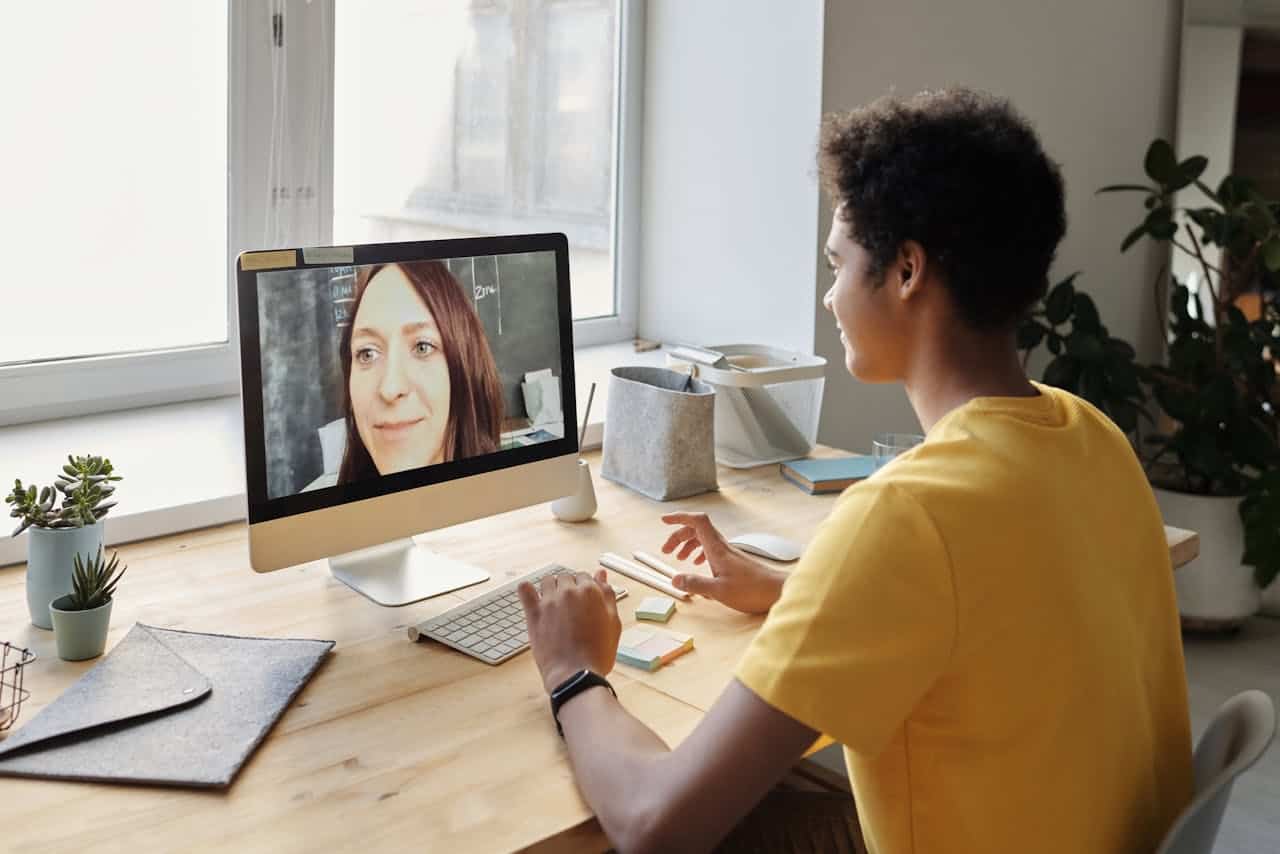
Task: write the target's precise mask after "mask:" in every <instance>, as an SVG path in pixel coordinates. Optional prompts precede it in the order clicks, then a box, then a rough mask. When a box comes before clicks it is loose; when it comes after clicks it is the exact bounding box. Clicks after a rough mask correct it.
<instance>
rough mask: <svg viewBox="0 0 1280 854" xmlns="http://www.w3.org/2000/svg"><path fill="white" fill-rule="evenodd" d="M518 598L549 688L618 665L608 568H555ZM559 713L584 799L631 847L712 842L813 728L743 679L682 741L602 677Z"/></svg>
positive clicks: (799, 751) (795, 754)
mask: <svg viewBox="0 0 1280 854" xmlns="http://www.w3.org/2000/svg"><path fill="white" fill-rule="evenodd" d="M606 591H607V592H606ZM520 598H521V601H522V603H523V605H524V610H525V618H526V621H527V623H528V626H529V641H530V645H531V646H532V648H533V654H534V658H535V659H536V661H537V664H538V669H539V671H540V672H541V674H542V679H543V686H544V687H545V689H546V690H547V692H548V693H550V692H551V691H553V690H554V689H555V688H556V687H557V686H558V685H560V684H561V683H562V682H564V681H565V679H567V678H568V677H569V676H571V675H572V674H574V673H577V672H578V671H580V670H583V669H588V670H592V671H594V672H596V673H599V674H607V673H608V672H609V671H610V670H611V669H612V667H613V661H614V657H615V655H616V654H617V648H618V636H619V634H620V631H621V626H620V623H619V620H618V613H617V608H616V606H615V604H614V601H613V593H612V590H611V589H610V588H609V585H608V581H607V579H606V576H605V574H604V573H603V572H601V573H599V574H598V575H597V576H596V577H595V578H594V579H593V578H591V577H590V576H588V575H586V574H582V573H579V574H575V575H570V576H547V578H545V579H543V581H542V582H541V585H540V589H535V588H534V587H533V586H532V585H530V584H524V585H522V586H521V588H520ZM558 718H559V720H560V724H561V726H562V727H563V730H564V736H565V741H566V743H567V745H568V748H569V759H570V762H571V763H572V765H573V770H574V773H575V775H576V776H577V779H578V784H579V787H580V788H581V790H582V793H583V797H585V798H586V800H587V803H589V804H590V805H591V808H592V809H593V810H594V811H595V814H596V816H597V817H598V818H599V820H600V823H601V825H602V826H603V827H604V830H605V833H607V834H608V836H609V838H610V840H612V842H613V843H614V845H616V846H617V847H618V849H619V850H620V851H623V852H631V851H705V850H708V849H710V848H712V847H714V845H715V843H716V841H717V840H719V839H720V838H722V837H723V836H724V835H725V834H726V833H728V831H729V830H730V829H731V828H732V827H733V825H734V824H735V823H736V822H737V821H738V820H739V819H740V818H742V817H743V816H744V815H746V813H747V812H748V811H749V810H750V809H751V807H752V806H753V805H754V804H755V803H756V802H757V801H759V800H760V798H761V797H762V796H763V795H764V794H765V792H767V791H768V790H769V788H770V787H771V786H772V785H773V784H774V783H776V782H777V781H778V780H780V779H781V778H782V776H783V775H784V774H785V773H786V772H787V771H788V770H789V769H790V768H791V767H792V766H793V765H794V764H795V762H796V760H798V759H799V758H800V757H801V756H802V755H803V754H804V751H805V749H806V748H807V747H809V745H811V744H812V743H813V741H814V739H815V738H816V737H817V733H816V732H814V731H813V730H812V729H810V728H809V727H808V726H806V725H805V724H803V723H800V722H799V721H796V720H794V719H792V718H791V717H789V716H787V715H786V714H784V713H782V712H780V711H778V710H777V709H775V708H774V707H772V706H770V705H769V704H768V703H766V702H764V700H762V699H760V697H759V696H757V695H756V694H755V693H754V692H752V691H751V690H750V689H748V688H747V687H746V686H745V685H743V684H741V683H740V682H737V681H734V682H733V683H731V684H730V686H729V688H728V689H726V691H725V692H724V694H723V695H721V697H720V699H719V700H717V701H716V704H715V705H714V706H713V707H712V708H711V710H710V711H709V712H708V713H707V715H706V717H705V718H704V719H703V720H702V722H701V723H700V724H699V725H698V727H697V728H696V729H695V730H694V731H693V732H692V733H691V734H690V735H689V737H688V738H686V739H685V740H684V741H683V742H681V744H680V745H679V746H678V747H677V748H676V749H675V750H674V751H671V750H668V748H667V746H666V745H665V744H664V743H663V742H662V740H661V739H660V738H658V737H657V736H656V735H655V734H654V733H653V732H652V731H651V730H650V729H648V727H646V726H645V725H644V724H642V723H641V722H640V721H638V720H636V718H635V717H633V716H632V715H631V714H630V713H628V712H627V711H626V710H625V709H623V708H622V706H621V705H620V704H619V703H618V701H617V700H615V699H614V698H613V695H612V694H611V693H610V692H609V691H608V690H607V689H606V688H604V687H603V686H596V687H592V688H588V689H586V690H584V691H582V692H580V693H578V694H577V695H575V696H574V697H572V698H571V699H569V700H568V701H567V702H565V703H564V704H563V705H561V707H560V712H559V715H558Z"/></svg>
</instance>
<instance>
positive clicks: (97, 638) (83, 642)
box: [49, 595, 112, 661]
mask: <svg viewBox="0 0 1280 854" xmlns="http://www.w3.org/2000/svg"><path fill="white" fill-rule="evenodd" d="M111 602H112V600H110V599H108V600H107V602H106V604H105V605H99V606H98V607H96V608H92V609H90V610H88V611H69V610H67V608H68V607H70V605H71V597H70V596H69V595H68V596H61V597H59V598H57V599H54V600H53V601H52V602H50V603H49V616H50V617H52V618H53V639H54V641H55V642H56V643H57V645H58V658H61V659H62V660H63V661H84V660H85V659H86V658H97V657H98V656H100V655H102V652H103V650H105V649H106V648H107V628H108V627H109V626H110V625H111Z"/></svg>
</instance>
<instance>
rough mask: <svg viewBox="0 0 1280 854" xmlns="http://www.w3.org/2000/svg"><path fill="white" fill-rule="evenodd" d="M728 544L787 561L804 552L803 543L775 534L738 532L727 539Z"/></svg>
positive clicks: (773, 558)
mask: <svg viewBox="0 0 1280 854" xmlns="http://www.w3.org/2000/svg"><path fill="white" fill-rule="evenodd" d="M729 545H731V546H737V547H738V548H740V549H742V550H743V551H744V552H750V553H751V554H753V555H760V556H761V557H767V558H769V559H770V560H778V561H782V562H783V563H787V562H790V561H793V560H796V559H798V558H799V557H800V555H801V554H802V553H803V552H804V544H803V543H797V542H796V541H795V540H788V539H787V538H786V537H779V536H777V535H776V534H759V533H749V534H738V535H737V536H736V537H733V538H731V539H730V540H729Z"/></svg>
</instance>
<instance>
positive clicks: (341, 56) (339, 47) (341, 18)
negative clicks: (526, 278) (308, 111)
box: [333, 0, 621, 337]
mask: <svg viewBox="0 0 1280 854" xmlns="http://www.w3.org/2000/svg"><path fill="white" fill-rule="evenodd" d="M619 14H620V5H619V2H618V0H440V2H437V3H434V4H423V3H421V2H417V0H382V2H379V3H365V2H360V0H337V23H336V27H335V34H336V35H335V57H334V139H335V143H334V151H335V159H334V174H333V182H334V200H335V210H334V222H333V237H334V240H335V241H336V242H340V243H348V242H352V243H354V242H362V241H371V240H412V239H428V238H437V237H455V236H466V235H478V234H494V233H504V232H507V233H510V232H520V231H526V232H531V231H563V232H564V233H565V234H566V235H568V237H569V242H570V246H571V253H570V257H571V272H570V275H571V280H572V282H573V286H574V305H573V313H574V318H575V319H578V320H586V319H591V318H609V317H616V316H617V315H618V314H619V312H620V306H619V303H618V300H617V290H618V289H617V287H616V284H615V274H614V269H615V264H614V258H613V255H614V251H613V250H614V247H613V233H614V231H613V225H614V179H615V163H616V154H615V153H616V151H617V147H618V146H617V139H616V136H615V125H616V121H615V116H616V111H617V100H618V98H617V92H618V85H617V84H618V74H617V72H616V69H617V68H618V47H617V39H616V36H615V33H616V32H617V29H618V15H619ZM619 337H621V336H619Z"/></svg>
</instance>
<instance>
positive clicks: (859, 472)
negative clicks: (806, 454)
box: [779, 456, 876, 495]
mask: <svg viewBox="0 0 1280 854" xmlns="http://www.w3.org/2000/svg"><path fill="white" fill-rule="evenodd" d="M779 470H780V471H781V472H782V476H783V477H785V478H786V479H787V480H789V481H791V482H792V483H794V484H795V485H796V486H798V487H800V488H801V489H803V490H804V491H805V492H807V493H809V494H810V495H817V494H821V493H824V492H843V491H844V490H845V489H846V488H847V487H849V486H852V485H853V484H855V483H857V482H858V481H860V480H865V479H866V478H868V477H870V476H871V474H872V472H874V471H875V470H876V467H875V460H873V459H872V458H871V457H865V456H860V457H830V458H827V459H803V460H790V461H789V462H785V463H782V464H781V465H780V466H779Z"/></svg>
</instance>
